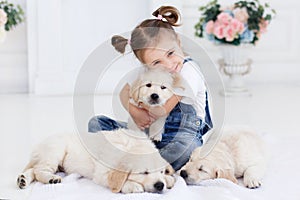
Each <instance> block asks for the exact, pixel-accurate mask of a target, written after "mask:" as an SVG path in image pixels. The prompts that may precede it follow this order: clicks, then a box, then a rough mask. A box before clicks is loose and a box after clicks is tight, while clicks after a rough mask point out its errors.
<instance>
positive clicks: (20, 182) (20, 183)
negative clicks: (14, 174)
mask: <svg viewBox="0 0 300 200" xmlns="http://www.w3.org/2000/svg"><path fill="white" fill-rule="evenodd" d="M17 185H18V187H19V188H20V189H25V188H26V187H27V186H28V183H27V180H26V177H25V175H24V174H20V175H19V176H18V179H17Z"/></svg>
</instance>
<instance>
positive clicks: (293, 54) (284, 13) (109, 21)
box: [27, 0, 300, 94]
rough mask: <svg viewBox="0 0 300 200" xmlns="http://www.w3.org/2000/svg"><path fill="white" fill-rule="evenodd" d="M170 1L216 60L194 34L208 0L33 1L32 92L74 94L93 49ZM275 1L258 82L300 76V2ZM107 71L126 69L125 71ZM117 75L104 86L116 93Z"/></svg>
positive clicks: (257, 57) (260, 48)
mask: <svg viewBox="0 0 300 200" xmlns="http://www.w3.org/2000/svg"><path fill="white" fill-rule="evenodd" d="M224 1H225V0H224ZM104 2H105V3H104ZM168 2H172V3H171V4H173V5H176V6H177V7H178V8H179V9H180V10H181V12H182V16H183V26H182V28H181V29H179V31H180V32H182V33H183V34H184V35H187V36H188V37H190V38H191V39H193V40H195V41H196V42H197V43H199V44H201V45H203V46H204V47H205V48H206V49H207V51H208V53H209V54H210V56H211V57H212V58H213V59H214V60H217V59H218V58H219V54H218V49H217V48H216V47H214V46H213V45H211V44H210V43H209V42H208V41H206V40H203V39H198V38H195V37H194V25H195V23H196V22H197V20H198V18H199V12H198V7H199V6H200V5H201V2H203V1H198V0H188V1H179V0H176V1H167V0H164V1H158V0H154V1H148V0H125V1H117V0H111V1H99V0H88V1H85V3H82V1H79V0H64V1H61V0H43V1H38V0H28V1H27V7H28V9H27V11H28V42H29V43H28V56H29V66H28V67H29V88H30V92H33V93H36V94H66V93H72V92H73V90H74V82H75V79H76V76H77V75H78V71H79V69H80V67H81V65H82V63H83V62H84V60H85V59H86V58H87V57H88V55H89V54H90V52H91V51H93V50H94V49H95V48H96V47H97V46H99V45H100V44H101V43H102V42H103V41H106V40H108V39H110V37H111V36H112V35H113V34H120V33H124V32H127V31H130V30H132V29H133V27H134V26H136V25H137V23H138V22H140V21H142V20H143V19H145V18H149V17H150V16H151V13H152V11H153V8H155V7H157V6H158V5H161V4H167V3H168ZM270 3H271V5H272V6H273V7H274V8H275V9H276V10H277V12H278V15H277V18H276V19H275V20H274V21H272V23H271V25H270V27H269V31H268V32H267V34H265V35H263V37H262V39H261V41H260V42H259V44H258V45H257V47H256V48H255V51H254V52H253V55H252V58H253V60H254V63H253V70H252V72H251V74H250V75H248V76H247V79H248V80H249V81H250V82H258V83H261V82H283V81H284V82H295V81H299V78H298V77H299V75H300V68H299V67H300V66H299V63H300V58H299V52H300V38H299V37H297V34H298V32H299V31H300V30H299V27H300V26H299V25H300V24H299V23H300V21H299V20H298V19H299V18H300V13H299V12H298V10H297V8H298V7H299V5H300V3H299V2H297V1H293V0H286V1H284V2H279V1H275V0H272V1H271V2H270ZM287 22H289V23H287ZM290 24H292V25H290ZM99 60H101V59H99ZM95 64H97V63H95ZM124 69H126V64H125V65H124ZM125 71H126V70H125ZM107 73H108V75H111V74H115V73H119V74H121V73H120V71H115V72H114V71H109V72H107ZM116 79H118V77H116V76H109V77H106V80H104V82H105V83H104V84H103V85H104V87H102V88H101V89H100V91H101V92H111V91H112V88H113V87H114V86H115V84H114V83H116V82H114V81H116Z"/></svg>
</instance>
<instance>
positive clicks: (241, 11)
mask: <svg viewBox="0 0 300 200" xmlns="http://www.w3.org/2000/svg"><path fill="white" fill-rule="evenodd" d="M232 12H233V15H234V18H236V19H237V20H239V21H240V22H242V23H247V21H248V18H249V15H248V12H247V9H246V8H236V9H234V10H233V11H232Z"/></svg>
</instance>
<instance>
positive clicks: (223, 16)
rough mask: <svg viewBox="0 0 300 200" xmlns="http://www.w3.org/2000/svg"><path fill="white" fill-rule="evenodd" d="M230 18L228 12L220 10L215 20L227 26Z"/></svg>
mask: <svg viewBox="0 0 300 200" xmlns="http://www.w3.org/2000/svg"><path fill="white" fill-rule="evenodd" d="M231 19H232V17H231V16H230V15H229V14H228V13H225V12H222V13H220V14H219V15H218V16H217V21H219V22H220V23H222V24H223V25H224V26H227V25H228V24H229V22H230V20H231Z"/></svg>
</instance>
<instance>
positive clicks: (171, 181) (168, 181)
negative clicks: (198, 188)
mask: <svg viewBox="0 0 300 200" xmlns="http://www.w3.org/2000/svg"><path fill="white" fill-rule="evenodd" d="M165 180H166V184H167V189H171V188H172V187H174V185H175V182H176V179H175V177H173V176H170V175H165Z"/></svg>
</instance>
